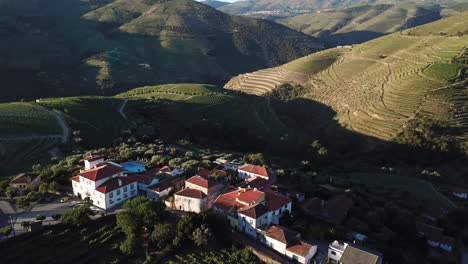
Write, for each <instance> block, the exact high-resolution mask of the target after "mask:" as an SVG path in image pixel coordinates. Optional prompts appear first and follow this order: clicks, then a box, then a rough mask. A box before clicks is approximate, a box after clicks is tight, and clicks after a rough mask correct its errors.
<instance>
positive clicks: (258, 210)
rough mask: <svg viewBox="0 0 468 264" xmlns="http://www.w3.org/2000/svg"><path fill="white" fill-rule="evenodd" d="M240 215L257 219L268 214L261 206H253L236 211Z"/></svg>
mask: <svg viewBox="0 0 468 264" xmlns="http://www.w3.org/2000/svg"><path fill="white" fill-rule="evenodd" d="M237 212H238V213H239V214H241V215H245V216H247V217H250V218H253V219H257V218H260V217H262V216H263V215H265V214H266V213H268V209H267V208H266V207H265V206H264V205H263V204H254V205H250V206H246V207H244V208H241V209H239V210H237Z"/></svg>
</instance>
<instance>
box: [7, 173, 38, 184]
mask: <svg viewBox="0 0 468 264" xmlns="http://www.w3.org/2000/svg"><path fill="white" fill-rule="evenodd" d="M38 176H39V174H34V173H20V174H18V175H17V176H16V177H14V178H13V179H12V180H11V181H10V183H13V184H18V183H25V184H29V183H31V182H32V181H34V180H35V179H36V178H37V177H38Z"/></svg>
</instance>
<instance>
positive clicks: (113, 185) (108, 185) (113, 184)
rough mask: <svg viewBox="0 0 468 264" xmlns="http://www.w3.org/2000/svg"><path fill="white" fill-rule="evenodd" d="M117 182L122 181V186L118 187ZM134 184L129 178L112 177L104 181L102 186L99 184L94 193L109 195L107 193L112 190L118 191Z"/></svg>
mask: <svg viewBox="0 0 468 264" xmlns="http://www.w3.org/2000/svg"><path fill="white" fill-rule="evenodd" d="M119 180H121V181H122V185H119ZM134 182H136V181H135V180H133V179H131V178H129V177H113V178H110V179H109V180H107V181H105V182H104V183H103V184H101V186H99V187H97V188H96V191H98V192H100V193H109V192H112V191H113V190H116V189H120V188H122V187H124V186H127V185H129V184H131V183H134ZM136 188H137V187H135V189H136Z"/></svg>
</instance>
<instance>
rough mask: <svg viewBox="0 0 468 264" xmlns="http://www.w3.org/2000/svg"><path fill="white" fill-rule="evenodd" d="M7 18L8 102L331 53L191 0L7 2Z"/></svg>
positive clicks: (214, 74)
mask: <svg viewBox="0 0 468 264" xmlns="http://www.w3.org/2000/svg"><path fill="white" fill-rule="evenodd" d="M0 17H1V19H0V36H1V37H2V40H4V41H2V44H0V62H1V63H0V69H1V70H0V80H1V81H2V84H3V86H2V87H4V88H2V89H1V90H0V98H2V100H15V99H18V98H38V97H49V96H57V95H83V94H106V95H107V94H116V93H119V92H122V91H125V90H128V89H130V88H133V87H137V86H141V85H145V84H158V83H171V82H183V81H187V82H204V83H205V82H206V83H222V82H223V81H226V80H227V79H229V78H230V76H232V75H235V74H238V73H241V72H246V71H252V70H256V69H260V68H264V67H269V66H275V65H279V64H281V63H285V62H287V61H290V60H293V59H295V58H298V57H301V56H304V55H307V54H310V53H312V52H315V51H317V50H321V49H323V45H322V44H321V42H320V41H318V40H317V39H315V38H313V37H310V36H307V35H305V34H303V33H299V32H296V31H294V30H291V29H289V28H287V27H285V26H283V25H278V24H276V23H274V22H271V21H265V20H259V19H254V18H247V17H236V16H230V15H227V14H224V13H222V12H220V11H217V10H216V9H214V8H211V7H209V6H206V5H204V4H201V3H198V2H195V1H192V0H169V1H159V0H117V1H108V0H98V1H81V0H69V1H59V0H47V1H27V0H18V1H10V0H4V1H2V2H0ZM278 36H281V37H278ZM7 44H8V45H7Z"/></svg>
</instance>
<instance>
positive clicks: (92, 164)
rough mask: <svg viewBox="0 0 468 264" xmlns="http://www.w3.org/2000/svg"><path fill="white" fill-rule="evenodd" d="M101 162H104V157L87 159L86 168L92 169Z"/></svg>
mask: <svg viewBox="0 0 468 264" xmlns="http://www.w3.org/2000/svg"><path fill="white" fill-rule="evenodd" d="M101 163H104V159H98V160H93V161H89V160H85V162H84V165H85V170H89V169H92V168H94V167H96V165H98V164H101Z"/></svg>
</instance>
